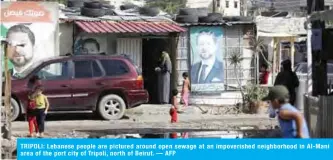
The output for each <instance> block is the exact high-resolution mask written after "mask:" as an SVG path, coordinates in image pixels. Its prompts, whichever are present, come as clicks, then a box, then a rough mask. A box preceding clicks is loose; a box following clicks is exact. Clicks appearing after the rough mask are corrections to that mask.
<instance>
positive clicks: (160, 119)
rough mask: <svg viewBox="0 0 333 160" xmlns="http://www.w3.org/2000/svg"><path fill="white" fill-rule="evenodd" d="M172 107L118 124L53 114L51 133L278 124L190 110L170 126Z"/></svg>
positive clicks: (19, 126) (140, 111)
mask: <svg viewBox="0 0 333 160" xmlns="http://www.w3.org/2000/svg"><path fill="white" fill-rule="evenodd" d="M168 111H169V106H153V105H142V106H140V107H138V108H135V109H131V110H128V111H127V113H126V117H127V118H125V119H122V120H117V121H102V120H99V119H98V118H96V117H94V116H93V115H92V114H91V113H75V114H69V113H66V114H50V115H48V118H47V123H46V130H47V132H48V133H50V134H51V133H65V132H73V131H76V132H96V133H97V132H103V133H105V134H125V133H157V132H158V133H165V132H170V131H199V130H200V131H205V130H224V131H234V130H251V129H271V128H274V127H275V126H276V125H277V124H276V120H275V119H269V118H268V116H267V115H247V114H238V115H235V114H230V113H229V114H224V115H222V114H219V113H217V112H214V111H210V112H209V113H207V114H202V113H201V111H200V110H199V109H197V108H192V109H188V110H187V112H186V113H184V114H180V115H179V120H180V122H179V123H177V124H171V123H169V121H170V117H169V115H168ZM12 127H13V131H14V133H22V132H27V131H28V126H27V122H24V121H17V122H14V123H13V125H12Z"/></svg>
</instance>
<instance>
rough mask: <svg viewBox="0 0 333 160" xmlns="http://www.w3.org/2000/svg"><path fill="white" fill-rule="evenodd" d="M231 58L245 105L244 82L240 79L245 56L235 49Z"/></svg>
mask: <svg viewBox="0 0 333 160" xmlns="http://www.w3.org/2000/svg"><path fill="white" fill-rule="evenodd" d="M229 58H230V60H229V61H230V64H231V65H232V66H233V67H234V72H235V75H236V80H237V83H238V87H239V89H240V92H241V94H242V100H243V106H244V104H245V95H244V89H243V86H242V82H241V81H240V77H239V73H241V72H242V69H241V65H242V62H243V60H244V58H243V55H242V54H241V53H240V52H237V51H234V52H233V53H232V54H231V55H230V57H229Z"/></svg>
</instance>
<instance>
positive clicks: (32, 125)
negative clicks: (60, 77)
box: [25, 75, 41, 137]
mask: <svg viewBox="0 0 333 160" xmlns="http://www.w3.org/2000/svg"><path fill="white" fill-rule="evenodd" d="M40 84H41V81H40V78H39V77H38V76H37V75H35V76H33V77H32V78H31V79H30V80H29V83H28V87H29V89H30V92H29V93H28V105H27V108H26V112H25V113H26V119H27V121H28V124H29V135H28V137H34V136H35V133H34V130H35V132H36V133H38V125H37V120H36V101H35V96H36V95H35V89H36V86H38V85H40Z"/></svg>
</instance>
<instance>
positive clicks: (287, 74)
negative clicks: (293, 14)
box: [274, 60, 299, 105]
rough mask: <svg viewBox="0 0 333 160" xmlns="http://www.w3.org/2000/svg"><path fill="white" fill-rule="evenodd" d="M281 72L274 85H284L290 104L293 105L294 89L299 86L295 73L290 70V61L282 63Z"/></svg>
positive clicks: (294, 98)
mask: <svg viewBox="0 0 333 160" xmlns="http://www.w3.org/2000/svg"><path fill="white" fill-rule="evenodd" d="M282 67H283V71H281V72H280V73H279V74H278V75H277V77H276V80H275V84H274V86H276V85H284V86H285V87H287V89H288V91H289V94H290V100H289V101H290V104H292V105H295V101H296V88H297V87H298V86H299V80H298V77H297V75H296V73H295V72H293V71H292V69H291V61H290V60H285V61H283V62H282Z"/></svg>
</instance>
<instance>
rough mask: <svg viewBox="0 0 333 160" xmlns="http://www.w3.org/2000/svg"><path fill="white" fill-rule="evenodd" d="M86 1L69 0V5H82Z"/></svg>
mask: <svg viewBox="0 0 333 160" xmlns="http://www.w3.org/2000/svg"><path fill="white" fill-rule="evenodd" d="M84 2H85V1H84V0H68V1H67V7H82V6H83V5H84Z"/></svg>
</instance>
